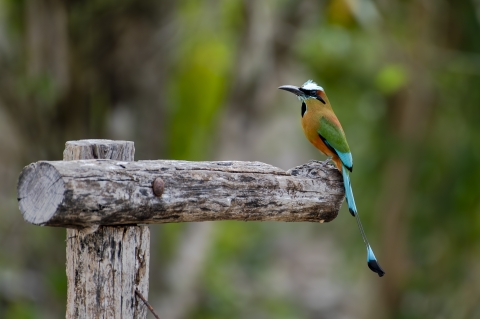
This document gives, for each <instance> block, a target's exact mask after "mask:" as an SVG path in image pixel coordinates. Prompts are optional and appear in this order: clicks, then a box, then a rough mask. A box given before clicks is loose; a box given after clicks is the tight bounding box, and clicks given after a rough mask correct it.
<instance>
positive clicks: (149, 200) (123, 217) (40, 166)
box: [18, 160, 344, 227]
mask: <svg viewBox="0 0 480 319" xmlns="http://www.w3.org/2000/svg"><path fill="white" fill-rule="evenodd" d="M158 178H160V179H162V180H163V182H164V189H163V193H161V194H160V196H156V195H155V194H154V191H153V189H152V182H154V181H155V180H156V179H158ZM157 182H158V181H157ZM18 194H19V201H20V210H21V211H22V213H23V216H24V218H25V220H27V221H28V222H31V223H34V224H37V225H47V226H59V227H82V226H83V227H85V226H92V225H126V224H137V223H140V224H149V223H168V222H191V221H212V220H244V221H251V220H263V221H289V222H296V221H298V222H299V221H312V222H323V221H325V222H328V221H331V220H332V219H334V218H335V217H336V216H337V213H338V211H339V209H340V207H341V204H342V202H343V199H344V190H343V181H342V177H341V175H340V173H339V172H338V171H337V170H336V169H335V168H334V167H333V165H331V164H328V163H326V162H318V161H310V162H309V163H307V164H304V165H302V166H299V167H295V168H293V169H291V170H289V171H283V170H281V169H279V168H276V167H273V166H271V165H267V164H263V163H259V162H235V161H231V162H186V161H138V162H125V161H118V160H88V161H68V162H62V161H57V162H37V163H34V164H31V165H29V166H27V167H26V168H25V169H24V170H23V172H22V174H21V176H20V180H19V191H18Z"/></svg>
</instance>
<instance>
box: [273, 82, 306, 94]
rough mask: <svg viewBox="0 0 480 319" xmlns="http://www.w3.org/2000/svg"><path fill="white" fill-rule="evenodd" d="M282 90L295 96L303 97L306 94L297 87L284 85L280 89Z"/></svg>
mask: <svg viewBox="0 0 480 319" xmlns="http://www.w3.org/2000/svg"><path fill="white" fill-rule="evenodd" d="M279 89H280V90H285V91H288V92H292V93H293V94H295V95H297V96H298V95H301V96H303V95H304V93H303V92H302V91H300V90H299V88H298V87H297V86H293V85H282V86H280V87H279Z"/></svg>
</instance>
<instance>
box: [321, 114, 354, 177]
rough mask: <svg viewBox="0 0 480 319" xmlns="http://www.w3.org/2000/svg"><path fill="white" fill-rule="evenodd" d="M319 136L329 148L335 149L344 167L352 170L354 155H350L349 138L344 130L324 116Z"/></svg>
mask: <svg viewBox="0 0 480 319" xmlns="http://www.w3.org/2000/svg"><path fill="white" fill-rule="evenodd" d="M318 135H320V138H321V139H322V140H323V141H324V143H325V144H326V145H327V146H328V147H329V148H333V150H334V151H335V153H337V154H338V156H339V157H340V159H341V161H342V163H343V165H345V166H346V167H347V168H348V169H350V170H351V169H352V166H353V160H352V154H351V153H350V147H348V143H347V138H346V137H345V133H344V132H343V130H342V128H341V127H340V126H338V125H337V124H336V123H335V122H333V121H331V120H329V119H328V118H327V117H325V116H322V118H321V119H320V129H319V130H318Z"/></svg>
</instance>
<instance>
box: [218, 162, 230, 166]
mask: <svg viewBox="0 0 480 319" xmlns="http://www.w3.org/2000/svg"><path fill="white" fill-rule="evenodd" d="M215 164H217V165H219V166H232V165H233V163H232V162H217V163H215Z"/></svg>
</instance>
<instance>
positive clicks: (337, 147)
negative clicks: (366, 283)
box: [279, 80, 385, 277]
mask: <svg viewBox="0 0 480 319" xmlns="http://www.w3.org/2000/svg"><path fill="white" fill-rule="evenodd" d="M279 89H281V90H285V91H288V92H292V93H293V94H295V95H296V96H297V97H298V99H299V100H300V101H301V102H302V127H303V132H304V133H305V136H306V137H307V139H308V140H309V141H310V143H312V144H313V146H315V147H316V148H317V149H319V150H320V151H321V152H322V153H323V154H325V155H327V156H330V157H331V159H332V161H333V162H334V163H335V166H337V169H338V170H339V171H340V172H341V173H342V176H343V184H344V187H345V194H346V196H345V198H346V200H347V205H348V210H349V211H350V213H351V214H352V216H354V217H355V218H356V220H357V224H358V228H359V229H360V233H361V234H362V238H363V241H364V242H365V245H366V246H367V264H368V267H369V268H370V269H371V270H372V271H373V272H376V273H377V274H378V275H379V276H380V277H382V276H383V275H384V274H385V272H384V271H383V269H382V267H380V265H379V264H378V261H377V259H376V258H375V254H374V253H373V250H372V248H371V247H370V244H369V243H368V239H367V236H366V235H365V231H364V230H363V226H362V223H361V221H360V217H359V216H358V211H357V207H356V206H355V199H354V198H353V192H352V186H351V184H350V177H349V175H348V171H350V172H351V171H352V168H353V160H352V153H350V148H349V146H348V143H347V139H346V137H345V133H344V132H343V128H342V125H341V124H340V121H339V120H338V119H337V116H336V115H335V113H334V112H333V109H332V106H331V105H330V102H329V101H328V97H327V95H326V94H325V91H324V90H323V88H322V87H321V86H318V85H317V84H316V83H315V82H313V81H311V80H309V81H307V82H306V83H305V84H303V86H301V87H296V86H293V85H284V86H281V87H279ZM347 170H348V171H347Z"/></svg>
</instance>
